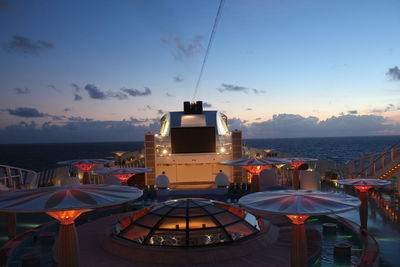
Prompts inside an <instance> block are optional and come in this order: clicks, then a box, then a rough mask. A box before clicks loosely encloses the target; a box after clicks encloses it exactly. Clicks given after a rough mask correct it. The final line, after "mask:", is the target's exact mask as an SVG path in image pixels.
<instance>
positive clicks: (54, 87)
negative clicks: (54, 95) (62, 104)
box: [47, 84, 61, 92]
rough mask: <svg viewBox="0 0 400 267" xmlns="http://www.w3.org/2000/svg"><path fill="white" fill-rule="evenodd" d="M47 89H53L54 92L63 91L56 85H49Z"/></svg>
mask: <svg viewBox="0 0 400 267" xmlns="http://www.w3.org/2000/svg"><path fill="white" fill-rule="evenodd" d="M47 87H49V88H51V89H53V90H54V91H56V92H61V90H60V89H58V88H57V87H56V86H55V85H53V84H49V85H47Z"/></svg>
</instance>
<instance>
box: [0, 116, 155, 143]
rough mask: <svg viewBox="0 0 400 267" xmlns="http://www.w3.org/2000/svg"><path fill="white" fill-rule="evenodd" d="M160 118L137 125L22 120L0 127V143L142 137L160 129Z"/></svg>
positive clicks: (119, 139) (78, 120)
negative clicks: (40, 122) (39, 122)
mask: <svg viewBox="0 0 400 267" xmlns="http://www.w3.org/2000/svg"><path fill="white" fill-rule="evenodd" d="M159 127H160V125H159V122H158V120H156V119H154V120H152V119H148V124H140V125H137V123H136V122H133V121H130V120H126V121H96V120H92V119H87V118H81V117H70V118H69V121H68V122H66V123H64V124H61V125H60V124H53V123H52V122H46V123H44V124H42V125H41V126H40V125H38V124H37V123H35V122H33V121H32V122H25V121H23V122H20V123H18V124H15V125H10V126H7V127H5V128H4V129H0V142H1V143H55V142H67V143H71V142H73V143H75V142H102V141H133V140H138V141H139V140H143V139H144V134H145V133H147V132H149V131H150V132H158V130H159Z"/></svg>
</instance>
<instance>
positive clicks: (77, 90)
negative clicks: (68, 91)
mask: <svg viewBox="0 0 400 267" xmlns="http://www.w3.org/2000/svg"><path fill="white" fill-rule="evenodd" d="M71 86H72V87H74V89H75V92H79V91H80V90H81V88H80V87H79V86H78V85H77V84H76V83H71Z"/></svg>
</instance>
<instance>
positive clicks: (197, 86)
mask: <svg viewBox="0 0 400 267" xmlns="http://www.w3.org/2000/svg"><path fill="white" fill-rule="evenodd" d="M224 3H225V0H220V2H219V7H218V11H217V15H216V16H215V20H214V25H213V28H212V31H211V35H210V40H209V41H208V45H207V49H206V54H205V55H204V59H203V63H202V65H201V70H200V74H199V77H198V78H197V82H196V87H195V89H194V94H193V98H192V101H194V99H195V98H196V96H197V92H198V90H199V86H200V81H201V78H202V76H203V72H204V67H205V65H206V62H207V58H208V54H209V52H210V49H211V45H212V43H213V40H214V35H215V32H216V30H217V26H218V22H219V20H220V18H221V13H222V9H223V7H224Z"/></svg>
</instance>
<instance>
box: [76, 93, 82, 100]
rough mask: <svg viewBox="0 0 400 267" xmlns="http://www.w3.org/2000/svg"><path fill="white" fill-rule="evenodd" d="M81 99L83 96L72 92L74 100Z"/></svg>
mask: <svg viewBox="0 0 400 267" xmlns="http://www.w3.org/2000/svg"><path fill="white" fill-rule="evenodd" d="M82 99H83V97H82V96H81V95H78V94H74V100H75V101H81V100H82Z"/></svg>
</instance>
